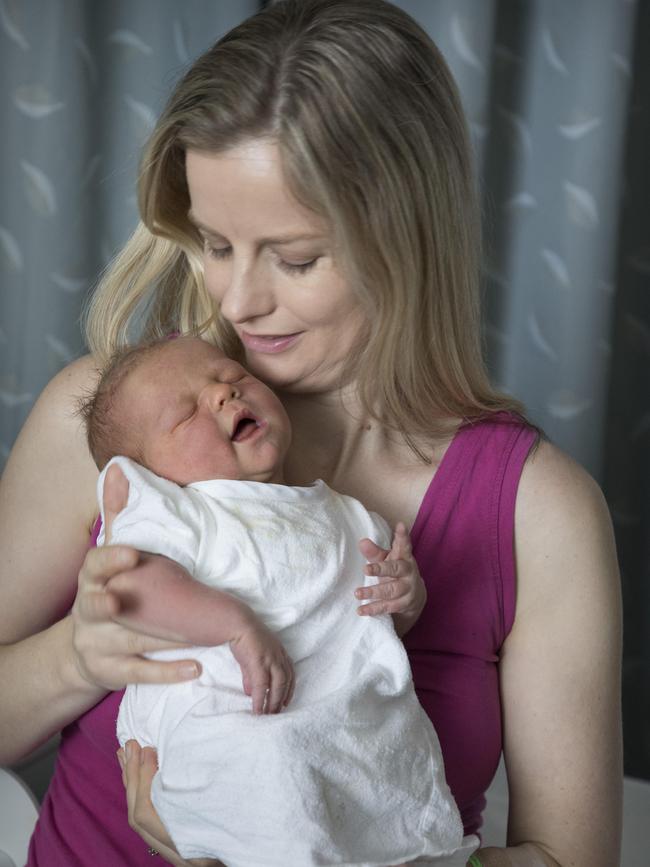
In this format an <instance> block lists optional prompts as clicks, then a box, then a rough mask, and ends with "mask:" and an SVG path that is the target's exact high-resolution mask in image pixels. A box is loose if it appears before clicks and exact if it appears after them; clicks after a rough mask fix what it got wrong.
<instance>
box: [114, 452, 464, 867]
mask: <svg viewBox="0 0 650 867" xmlns="http://www.w3.org/2000/svg"><path fill="white" fill-rule="evenodd" d="M114 461H117V462H118V463H119V464H120V466H121V468H122V470H123V471H124V473H125V475H126V477H127V479H128V480H129V501H128V505H127V507H126V508H125V509H124V510H123V511H122V512H120V514H119V515H118V517H117V518H116V519H115V521H114V524H113V535H112V539H111V541H112V542H113V543H115V544H126V545H133V546H135V547H137V548H139V549H141V550H145V551H149V552H152V553H160V554H165V555H167V556H169V557H171V558H173V559H175V560H176V561H178V562H179V563H181V564H182V565H183V566H184V567H185V568H186V569H187V570H188V571H189V572H190V573H191V574H193V575H194V576H195V578H197V579H198V580H200V581H202V582H204V583H206V584H209V585H212V586H214V587H217V588H218V589H219V590H222V591H225V592H228V593H232V594H233V595H236V596H237V597H239V598H240V599H241V600H243V601H244V602H245V603H247V604H248V605H249V606H250V607H251V608H252V609H253V610H254V611H255V612H256V613H257V614H258V615H259V617H260V618H261V619H262V620H263V621H264V622H265V623H266V624H267V625H268V626H269V627H270V628H271V629H273V630H274V631H275V632H276V633H277V635H278V637H279V639H280V640H281V641H282V642H283V644H284V646H285V648H286V649H287V652H288V653H289V655H290V657H291V658H292V660H293V662H294V665H295V671H296V689H295V694H294V697H293V700H292V701H291V703H290V704H289V706H288V707H287V708H286V709H285V710H283V711H282V713H280V714H277V715H264V716H256V715H253V713H252V711H251V699H250V697H248V696H246V695H245V694H244V692H243V689H242V678H241V671H240V669H239V666H238V664H237V663H236V662H235V660H234V658H233V656H232V654H231V652H230V649H229V646H228V645H227V644H225V645H221V646H219V647H201V648H195V647H194V648H190V649H183V650H175V651H164V652H160V653H156V654H152V656H156V657H157V658H180V657H189V658H195V659H198V660H200V662H201V664H202V666H203V673H202V675H201V677H200V678H198V679H197V680H193V681H190V682H187V683H179V684H173V685H133V686H129V687H128V688H127V690H126V693H125V696H124V699H123V700H122V704H121V706H120V712H119V717H118V721H117V734H118V739H119V741H120V743H121V744H122V745H124V743H125V742H126V741H127V740H129V739H131V738H134V739H135V740H137V741H138V742H139V743H140V744H141V745H145V746H153V747H155V748H156V749H157V751H158V762H159V771H158V773H157V774H156V776H155V777H154V780H153V786H152V800H153V804H154V806H155V808H156V810H157V811H158V813H159V815H160V817H161V819H162V821H163V823H164V824H165V826H166V828H167V829H168V831H169V833H170V834H171V836H172V838H173V840H174V843H175V844H176V846H177V848H178V850H179V852H180V853H181V855H182V856H183V857H185V858H200V857H212V858H218V859H220V860H221V861H223V862H224V863H225V864H226V865H228V867H251V865H264V867H270V865H282V867H287V865H289V864H290V865H292V867H308V865H316V864H319V865H324V864H332V865H333V864H336V865H358V867H359V865H364V867H371V865H372V867H379V865H393V864H397V863H401V862H402V861H410V860H414V859H418V863H420V860H419V859H423V860H422V863H431V864H446V865H459V867H460V865H465V863H466V861H467V857H468V854H469V853H470V852H471V851H472V850H473V849H475V848H476V845H475V844H476V842H477V841H476V838H475V837H472V838H467V839H466V840H465V841H463V832H462V825H461V821H460V817H459V813H458V810H457V807H456V805H455V803H454V801H453V798H452V796H451V794H450V792H449V789H448V787H447V784H446V782H445V778H444V770H443V764H442V757H441V753H440V747H439V744H438V739H437V737H436V734H435V732H434V729H433V726H432V725H431V722H430V720H429V719H428V717H427V716H426V714H425V713H424V711H423V710H422V708H421V706H420V704H419V702H418V700H417V698H416V696H415V692H414V690H413V685H412V680H411V672H410V668H409V663H408V659H407V656H406V653H405V651H404V648H403V646H402V643H401V641H400V640H399V638H398V637H397V635H396V634H395V631H394V629H393V625H392V620H391V618H390V616H387V615H386V616H380V617H359V615H358V614H357V613H356V607H357V604H358V603H356V601H355V598H354V595H353V591H354V588H355V587H357V586H359V584H360V583H361V581H362V579H363V565H364V563H365V560H364V559H363V557H362V556H361V554H360V553H359V550H358V547H357V546H358V541H359V539H361V538H364V537H366V536H368V537H370V538H372V539H373V540H375V541H376V542H377V543H378V544H380V545H382V546H383V547H389V546H390V532H389V528H388V527H387V525H386V523H385V522H384V521H383V520H382V519H381V518H379V517H378V516H377V515H372V514H370V513H369V512H367V511H366V509H364V508H363V506H362V505H361V504H360V503H359V502H358V501H356V500H354V499H352V498H350V497H346V496H342V495H340V494H337V493H335V492H334V491H332V490H330V489H329V488H328V487H327V486H326V485H325V484H324V483H323V482H320V481H319V482H316V483H315V484H314V485H312V486H310V487H301V488H297V487H288V486H284V485H274V484H262V483H259V482H245V481H230V480H215V481H205V482H198V483H195V484H191V485H188V486H187V487H185V488H180V487H179V486H177V485H175V484H173V483H171V482H169V481H167V480H165V479H161V478H159V477H158V476H156V475H154V474H153V473H151V472H149V471H148V470H146V469H144V468H142V467H140V466H139V465H137V464H134V463H133V462H131V461H129V460H127V459H126V458H115V459H114ZM111 463H113V461H112V462H111ZM109 466H110V464H109ZM105 472H106V470H104V472H103V473H102V475H101V476H100V480H99V485H98V496H99V502H100V504H101V503H102V491H103V481H104V476H105ZM102 518H103V515H102ZM102 543H103V539H102V537H101V536H100V544H102ZM366 583H372V579H366Z"/></svg>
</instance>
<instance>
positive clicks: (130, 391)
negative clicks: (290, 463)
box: [81, 337, 291, 485]
mask: <svg viewBox="0 0 650 867" xmlns="http://www.w3.org/2000/svg"><path fill="white" fill-rule="evenodd" d="M81 414H82V416H83V418H84V420H85V422H86V430H87V435H88V445H89V447H90V451H91V453H92V455H93V458H94V459H95V462H96V464H97V466H98V467H99V469H100V470H101V469H103V468H104V466H105V465H106V464H107V463H108V461H109V460H110V459H111V458H112V457H114V456H115V455H126V456H127V457H129V458H132V459H133V460H135V461H137V462H138V463H140V464H143V465H144V466H145V467H147V468H148V469H150V470H151V471H152V472H154V473H156V474H157V475H159V476H163V477H164V478H167V479H170V480H171V481H173V482H176V483H177V484H179V485H187V484H189V483H190V482H198V481H205V480H206V479H245V480H247V481H258V482H282V480H283V477H282V466H283V462H284V457H285V455H286V452H287V449H288V448H289V443H290V440H291V426H290V423H289V419H288V417H287V414H286V412H285V411H284V407H283V406H282V404H281V403H280V401H279V399H278V398H277V397H276V395H275V394H274V393H273V392H272V391H271V389H269V388H268V387H267V386H266V385H264V383H262V382H260V381H259V379H255V377H254V376H252V375H251V374H250V373H248V371H246V370H245V369H244V368H243V367H242V366H241V365H240V364H238V363H237V362H236V361H233V360H232V359H230V358H227V357H226V356H225V355H224V354H223V353H222V352H221V351H220V350H219V349H217V348H216V347H215V346H212V344H210V343H206V342H205V341H204V340H201V339H200V338H198V337H178V338H176V339H175V340H166V339H165V340H158V341H155V342H152V343H148V344H144V345H142V346H136V347H132V348H130V349H127V350H124V351H122V352H120V353H117V354H116V355H115V356H114V357H113V358H112V359H111V361H109V363H108V365H107V366H106V368H105V369H104V371H103V372H102V375H101V378H100V380H99V384H98V386H97V388H96V389H95V391H94V393H93V394H92V395H91V397H90V398H88V399H87V400H85V401H84V402H83V403H82V406H81Z"/></svg>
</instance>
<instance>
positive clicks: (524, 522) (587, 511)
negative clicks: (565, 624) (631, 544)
mask: <svg viewBox="0 0 650 867" xmlns="http://www.w3.org/2000/svg"><path fill="white" fill-rule="evenodd" d="M515 549H516V555H517V577H518V596H519V598H520V601H521V603H522V605H523V604H525V602H526V600H531V601H532V599H534V598H537V597H538V594H540V593H551V594H555V593H556V592H559V593H563V592H564V591H565V590H566V587H567V580H571V581H583V582H585V585H591V586H592V588H593V585H594V583H599V582H600V583H601V584H609V585H610V588H611V587H613V586H615V585H616V586H617V585H618V571H617V568H616V554H615V545H614V536H613V530H612V523H611V518H610V514H609V509H608V507H607V503H606V501H605V497H604V496H603V492H602V490H601V489H600V487H599V485H598V484H597V482H596V481H595V480H594V479H593V478H592V476H591V475H590V474H589V473H588V472H587V471H586V470H585V469H584V468H583V467H582V466H581V465H580V464H579V463H577V461H575V460H574V459H573V458H571V457H570V456H569V455H568V454H566V453H565V452H564V451H562V450H561V449H560V448H558V447H557V446H555V445H553V444H552V443H550V442H548V441H546V440H542V441H541V442H540V443H539V445H538V447H537V448H536V449H534V450H533V451H532V452H531V454H530V456H529V458H528V460H527V461H526V463H525V465H524V468H523V472H522V475H521V481H520V484H519V490H518V493H517V503H516V508H515ZM585 589H587V587H586V586H585ZM521 607H522V606H520V605H519V604H518V608H521Z"/></svg>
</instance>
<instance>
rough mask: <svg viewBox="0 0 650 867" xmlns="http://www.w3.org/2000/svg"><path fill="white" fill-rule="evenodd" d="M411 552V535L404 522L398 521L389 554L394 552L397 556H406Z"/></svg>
mask: <svg viewBox="0 0 650 867" xmlns="http://www.w3.org/2000/svg"><path fill="white" fill-rule="evenodd" d="M411 553H412V551H411V536H410V534H409V532H408V530H407V529H406V525H405V524H404V522H403V521H398V523H397V525H396V527H395V536H394V537H393V544H392V549H391V554H394V555H396V556H397V557H405V558H408V557H410V556H411Z"/></svg>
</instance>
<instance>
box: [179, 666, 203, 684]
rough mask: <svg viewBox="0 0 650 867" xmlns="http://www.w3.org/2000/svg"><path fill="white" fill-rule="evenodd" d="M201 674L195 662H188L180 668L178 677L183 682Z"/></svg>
mask: <svg viewBox="0 0 650 867" xmlns="http://www.w3.org/2000/svg"><path fill="white" fill-rule="evenodd" d="M200 674H201V669H200V667H199V666H198V665H197V664H196V663H195V662H188V663H186V664H185V665H181V667H180V675H181V677H182V678H184V679H185V680H193V679H194V678H195V677H198V676H199V675H200Z"/></svg>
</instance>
